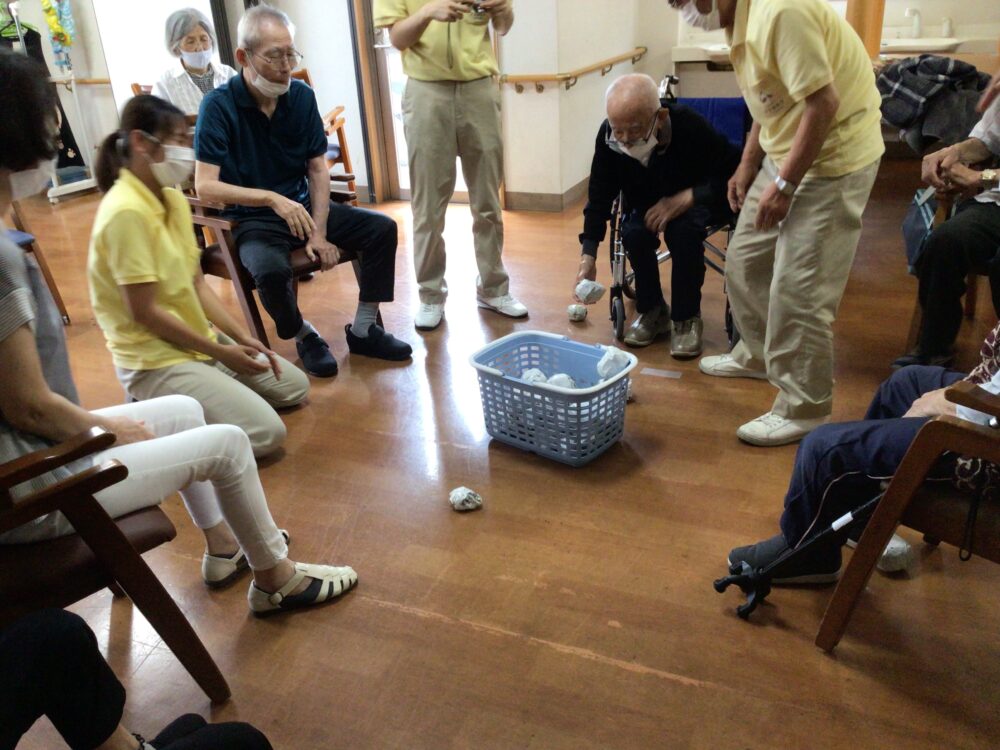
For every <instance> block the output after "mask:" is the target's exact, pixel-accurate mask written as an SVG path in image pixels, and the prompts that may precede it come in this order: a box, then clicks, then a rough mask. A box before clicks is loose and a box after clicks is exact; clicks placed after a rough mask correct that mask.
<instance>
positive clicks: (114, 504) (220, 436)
mask: <svg viewBox="0 0 1000 750" xmlns="http://www.w3.org/2000/svg"><path fill="white" fill-rule="evenodd" d="M94 413H95V414H100V415H101V416H105V417H128V418H129V419H134V420H136V421H138V422H144V423H145V425H146V427H147V429H149V431H150V432H152V433H153V434H154V435H156V438H155V439H153V440H145V441H143V442H140V443H130V444H128V445H121V446H118V445H114V446H112V447H111V448H109V449H108V450H106V451H103V452H101V453H98V454H95V455H94V456H93V460H94V462H95V463H100V462H101V461H107V460H109V459H117V460H118V461H120V462H121V463H122V464H124V465H125V466H126V467H127V468H128V477H127V478H126V479H125V480H124V481H122V482H119V483H118V484H115V485H112V486H111V487H108V488H107V489H105V490H101V491H100V492H98V493H97V494H96V495H95V497H96V498H97V500H98V502H100V504H101V505H102V506H103V507H104V509H105V510H106V511H107V512H108V514H109V515H110V516H111V517H112V518H119V517H120V516H124V515H126V514H128V513H131V512H133V511H136V510H140V509H142V508H148V507H150V506H152V505H159V504H160V503H161V502H162V501H163V500H164V499H166V498H167V497H169V496H170V495H172V494H173V493H175V492H180V494H181V498H182V499H183V500H184V505H185V506H187V509H188V513H190V514H191V518H192V519H193V520H194V522H195V525H196V526H198V528H200V529H209V528H212V527H213V526H216V525H218V524H219V523H220V522H222V521H225V522H226V523H227V524H228V526H229V528H230V529H232V532H233V536H235V537H236V541H237V542H238V543H239V545H240V548H241V549H242V550H243V552H244V554H246V556H247V561H248V562H249V563H250V567H251V568H256V569H267V568H272V567H274V566H275V565H277V564H278V563H279V562H280V561H281V560H283V559H285V557H287V555H288V547H287V546H286V545H285V540H284V539H283V538H282V536H281V533H280V532H279V531H278V528H277V526H275V524H274V520H273V519H272V518H271V512H270V510H268V507H267V500H266V499H265V497H264V489H263V487H261V484H260V477H259V476H258V474H257V464H256V463H255V461H254V457H253V452H252V451H251V449H250V440H249V438H247V435H246V433H245V432H244V431H243V430H241V429H240V428H239V427H235V426H233V425H223V424H214V425H206V424H205V415H204V413H203V412H202V408H201V404H199V403H198V402H197V401H195V400H194V399H193V398H190V397H188V396H164V397H163V398H154V399H151V400H149V401H140V402H138V403H134V404H123V405H121V406H112V407H110V408H107V409H98V410H96V411H95V412H94ZM24 528H26V529H27V528H28V527H24ZM35 528H36V530H37V531H36V532H35V534H33V535H32V536H34V538H32V539H29V538H22V536H20V535H15V536H14V537H12V538H5V541H6V542H18V543H20V542H29V541H38V540H40V539H44V538H52V537H56V536H64V535H66V534H72V533H74V532H73V528H72V526H70V524H69V522H68V521H67V520H66V519H65V518H64V517H62V514H59V519H58V522H57V523H56V524H55V525H46V526H39V527H35ZM15 531H17V530H15Z"/></svg>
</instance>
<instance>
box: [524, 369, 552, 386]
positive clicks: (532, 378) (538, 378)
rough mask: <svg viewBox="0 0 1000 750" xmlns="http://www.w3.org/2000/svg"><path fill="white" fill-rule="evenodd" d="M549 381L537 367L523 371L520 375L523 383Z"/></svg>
mask: <svg viewBox="0 0 1000 750" xmlns="http://www.w3.org/2000/svg"><path fill="white" fill-rule="evenodd" d="M548 379H549V376H548V375H546V374H545V373H544V372H542V371H541V370H539V369H538V368H537V367H532V368H531V369H530V370H525V371H524V372H522V373H521V380H523V381H524V382H525V383H532V384H534V383H545V382H547V381H548Z"/></svg>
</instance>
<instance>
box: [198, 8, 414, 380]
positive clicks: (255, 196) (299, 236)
mask: <svg viewBox="0 0 1000 750" xmlns="http://www.w3.org/2000/svg"><path fill="white" fill-rule="evenodd" d="M293 33H294V26H293V25H292V22H291V21H290V20H289V18H288V16H287V15H285V13H284V12H282V11H280V10H276V9H275V8H272V7H270V6H269V5H257V6H254V7H253V8H250V9H249V10H248V11H247V12H246V14H245V15H244V16H243V18H242V19H241V20H240V25H239V49H237V50H236V59H237V61H239V64H240V66H241V67H242V69H243V70H242V73H240V75H238V76H235V77H233V78H231V79H230V80H229V81H228V82H227V83H226V84H225V85H223V86H220V87H219V88H217V89H215V91H213V92H211V93H210V94H208V95H207V96H206V97H205V99H204V101H202V104H201V110H200V112H199V113H198V124H197V129H196V130H195V137H194V144H195V145H194V148H195V152H196V158H197V167H196V171H195V187H196V189H197V191H198V195H199V196H200V197H202V198H204V199H205V200H210V201H216V202H218V203H225V204H228V206H229V208H227V210H226V212H225V215H226V216H227V217H228V218H232V219H237V220H239V225H238V226H237V227H236V230H235V232H234V236H235V240H236V246H237V248H238V249H239V254H240V261H241V262H242V263H243V265H244V266H246V268H247V270H248V271H249V272H250V275H251V276H253V279H254V283H255V285H256V286H257V291H258V293H259V294H260V301H261V303H262V304H263V305H264V309H266V310H267V312H268V314H269V315H270V316H271V317H272V318H273V319H274V323H275V326H276V327H277V329H278V336H279V337H281V338H283V339H291V338H294V339H295V348H296V350H297V351H298V353H299V357H301V358H302V366H303V367H304V368H305V371H306V372H308V373H309V374H310V375H315V376H317V377H333V376H334V375H336V374H337V360H336V359H335V358H334V356H333V355H332V354H331V353H330V347H329V346H328V345H327V343H326V341H325V340H324V339H323V337H322V336H320V334H319V332H318V331H317V330H316V329H315V328H314V327H313V325H312V324H311V323H310V322H309V321H308V320H305V319H304V318H303V317H302V313H301V312H300V311H299V305H298V300H297V298H296V294H295V286H294V280H293V278H292V265H291V251H292V250H294V249H296V248H300V247H305V251H306V253H307V255H308V256H309V257H310V258H311V259H313V260H315V259H317V258H318V259H319V261H320V263H321V264H322V270H324V271H326V270H329V269H331V268H333V267H334V266H335V265H337V263H339V262H340V257H341V248H343V249H344V250H347V251H349V252H351V253H354V254H356V255H357V256H358V258H359V262H360V265H361V279H360V282H359V286H360V287H361V289H360V296H359V298H358V307H357V311H356V312H355V315H354V322H353V323H349V324H347V325H346V326H345V327H344V331H345V334H346V337H347V346H348V349H349V350H350V351H351V353H352V354H362V355H365V356H368V357H375V358H378V359H387V360H392V361H403V360H407V359H409V358H410V356H411V355H412V353H413V350H412V349H411V348H410V345H409V344H407V343H405V342H403V341H400V340H399V339H397V338H396V337H395V336H393V335H392V334H390V333H387V332H386V331H385V330H384V329H383V328H382V326H380V325H379V324H378V314H379V305H380V304H381V303H383V302H391V301H392V298H393V293H394V291H393V285H394V284H395V276H396V242H397V228H396V222H395V221H393V220H392V219H390V218H389V217H388V216H385V215H384V214H380V213H376V212H375V211H369V210H367V209H364V208H356V207H353V206H348V205H344V204H341V203H336V202H334V201H332V200H330V168H329V167H328V166H327V164H326V151H327V140H326V134H325V132H324V130H323V121H322V119H321V118H320V116H319V110H318V109H317V108H316V95H315V94H314V93H313V91H312V89H311V88H309V87H308V86H307V85H306V84H304V83H303V82H302V81H297V80H294V79H293V78H292V71H293V70H294V69H295V68H296V67H298V64H299V60H300V58H301V55H300V54H299V53H298V51H297V50H296V49H295V46H294V40H293V38H292V35H293Z"/></svg>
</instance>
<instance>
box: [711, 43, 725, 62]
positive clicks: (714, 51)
mask: <svg viewBox="0 0 1000 750" xmlns="http://www.w3.org/2000/svg"><path fill="white" fill-rule="evenodd" d="M705 54H706V55H708V59H709V60H711V61H712V62H715V63H728V62H729V45H728V44H706V45H705Z"/></svg>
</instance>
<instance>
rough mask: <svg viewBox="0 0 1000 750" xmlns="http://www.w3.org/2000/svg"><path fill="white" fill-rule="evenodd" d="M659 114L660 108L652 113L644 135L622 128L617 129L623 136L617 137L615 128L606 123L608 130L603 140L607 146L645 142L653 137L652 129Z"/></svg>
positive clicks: (632, 144)
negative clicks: (620, 129) (651, 118)
mask: <svg viewBox="0 0 1000 750" xmlns="http://www.w3.org/2000/svg"><path fill="white" fill-rule="evenodd" d="M659 114H660V110H656V114H654V115H653V121H652V122H651V123H650V124H649V129H648V130H647V131H646V135H641V134H640V133H638V132H636V131H634V130H629V129H626V130H623V131H618V132H620V133H621V134H622V136H623V137H618V135H617V133H616V132H615V129H614V128H612V127H610V123H609V124H608V125H609V126H608V132H607V134H606V135H605V136H604V142H605V143H606V144H607V145H608V146H609V147H611V146H634V145H635V144H636V143H638V142H640V141H642V142H643V143H646V142H647V141H648V140H649V139H650V138H652V137H653V131H654V130H656V120H657V117H658V116H659Z"/></svg>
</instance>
